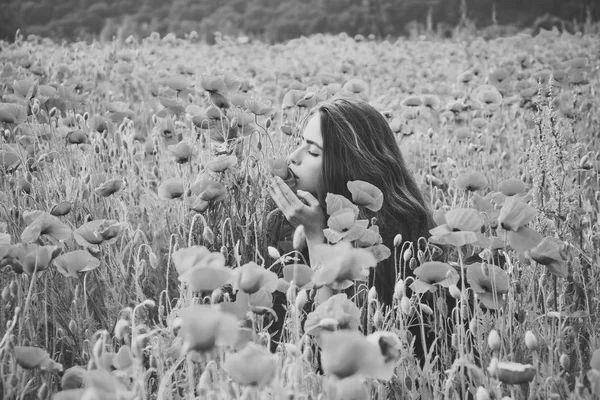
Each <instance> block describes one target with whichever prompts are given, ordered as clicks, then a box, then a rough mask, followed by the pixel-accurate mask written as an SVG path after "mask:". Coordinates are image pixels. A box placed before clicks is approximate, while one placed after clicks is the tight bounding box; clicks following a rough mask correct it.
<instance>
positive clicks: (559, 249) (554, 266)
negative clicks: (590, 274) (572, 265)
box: [529, 237, 569, 278]
mask: <svg viewBox="0 0 600 400" xmlns="http://www.w3.org/2000/svg"><path fill="white" fill-rule="evenodd" d="M566 247H567V246H566V244H565V243H564V242H563V241H562V240H560V239H557V238H554V237H545V238H544V239H543V240H542V241H541V242H540V243H539V244H538V245H537V246H535V247H534V248H532V249H531V251H530V252H529V256H530V257H531V258H532V259H533V260H534V261H536V262H538V263H540V264H542V265H545V266H546V269H547V270H548V272H550V273H552V274H554V275H556V276H559V277H561V278H566V277H567V275H568V273H569V270H568V268H567V264H566V261H567V260H566V259H567V251H566Z"/></svg>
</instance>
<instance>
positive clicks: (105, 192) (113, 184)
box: [94, 178, 125, 197]
mask: <svg viewBox="0 0 600 400" xmlns="http://www.w3.org/2000/svg"><path fill="white" fill-rule="evenodd" d="M124 187H125V181H124V180H123V179H120V178H112V179H109V180H107V181H105V182H104V183H102V184H101V185H100V186H98V187H97V188H96V189H94V192H96V194H97V195H98V196H102V197H109V196H111V195H113V194H115V193H117V192H118V191H119V190H121V189H123V188H124Z"/></svg>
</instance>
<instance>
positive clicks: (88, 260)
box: [54, 250, 100, 278]
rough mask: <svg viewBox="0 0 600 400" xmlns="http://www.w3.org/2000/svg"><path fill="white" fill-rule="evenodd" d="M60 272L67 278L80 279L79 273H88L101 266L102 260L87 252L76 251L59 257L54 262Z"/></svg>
mask: <svg viewBox="0 0 600 400" xmlns="http://www.w3.org/2000/svg"><path fill="white" fill-rule="evenodd" d="M54 265H56V269H58V272H60V273H61V274H63V275H64V276H66V277H69V276H72V277H73V278H78V277H79V275H78V273H79V272H87V271H91V270H93V269H96V268H98V267H99V266H100V260H98V259H97V258H95V257H94V256H92V255H91V254H90V253H89V252H87V251H85V250H75V251H71V252H69V253H66V254H62V255H60V256H58V257H57V258H56V259H55V260H54Z"/></svg>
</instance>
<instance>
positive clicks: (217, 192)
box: [190, 178, 227, 202]
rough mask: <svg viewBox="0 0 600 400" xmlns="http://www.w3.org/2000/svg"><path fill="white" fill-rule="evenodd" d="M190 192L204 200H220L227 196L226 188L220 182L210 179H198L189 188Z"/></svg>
mask: <svg viewBox="0 0 600 400" xmlns="http://www.w3.org/2000/svg"><path fill="white" fill-rule="evenodd" d="M190 190H191V192H192V193H193V194H195V195H197V196H198V198H199V199H202V200H204V201H207V202H209V201H222V200H225V197H226V196H227V190H226V189H225V186H223V184H222V183H220V182H217V181H213V180H211V179H205V178H203V179H199V180H197V181H196V183H194V184H193V185H192V187H191V188H190Z"/></svg>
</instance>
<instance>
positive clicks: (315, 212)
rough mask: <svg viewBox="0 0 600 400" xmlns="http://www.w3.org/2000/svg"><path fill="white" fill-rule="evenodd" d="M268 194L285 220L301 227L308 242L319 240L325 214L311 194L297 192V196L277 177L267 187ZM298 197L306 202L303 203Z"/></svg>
mask: <svg viewBox="0 0 600 400" xmlns="http://www.w3.org/2000/svg"><path fill="white" fill-rule="evenodd" d="M269 194H270V195H271V197H272V198H273V200H274V201H275V204H277V207H279V209H280V210H281V211H282V212H283V215H285V217H286V219H287V220H288V221H290V223H291V224H292V225H294V226H298V225H303V226H304V232H305V234H306V237H307V239H308V240H310V238H311V237H312V238H321V237H322V236H323V228H325V213H324V212H323V209H322V208H321V205H320V203H319V200H317V199H316V198H315V197H314V196H313V195H312V194H310V193H308V192H305V191H303V190H298V191H297V193H296V194H297V195H296V194H295V193H294V192H293V191H292V189H290V188H289V187H288V185H286V183H285V182H284V181H283V179H281V178H280V177H278V176H275V177H274V178H273V181H272V185H271V186H270V187H269ZM298 196H299V197H300V198H302V199H304V201H305V202H306V204H305V203H303V202H302V201H301V200H300V199H299V198H298Z"/></svg>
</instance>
